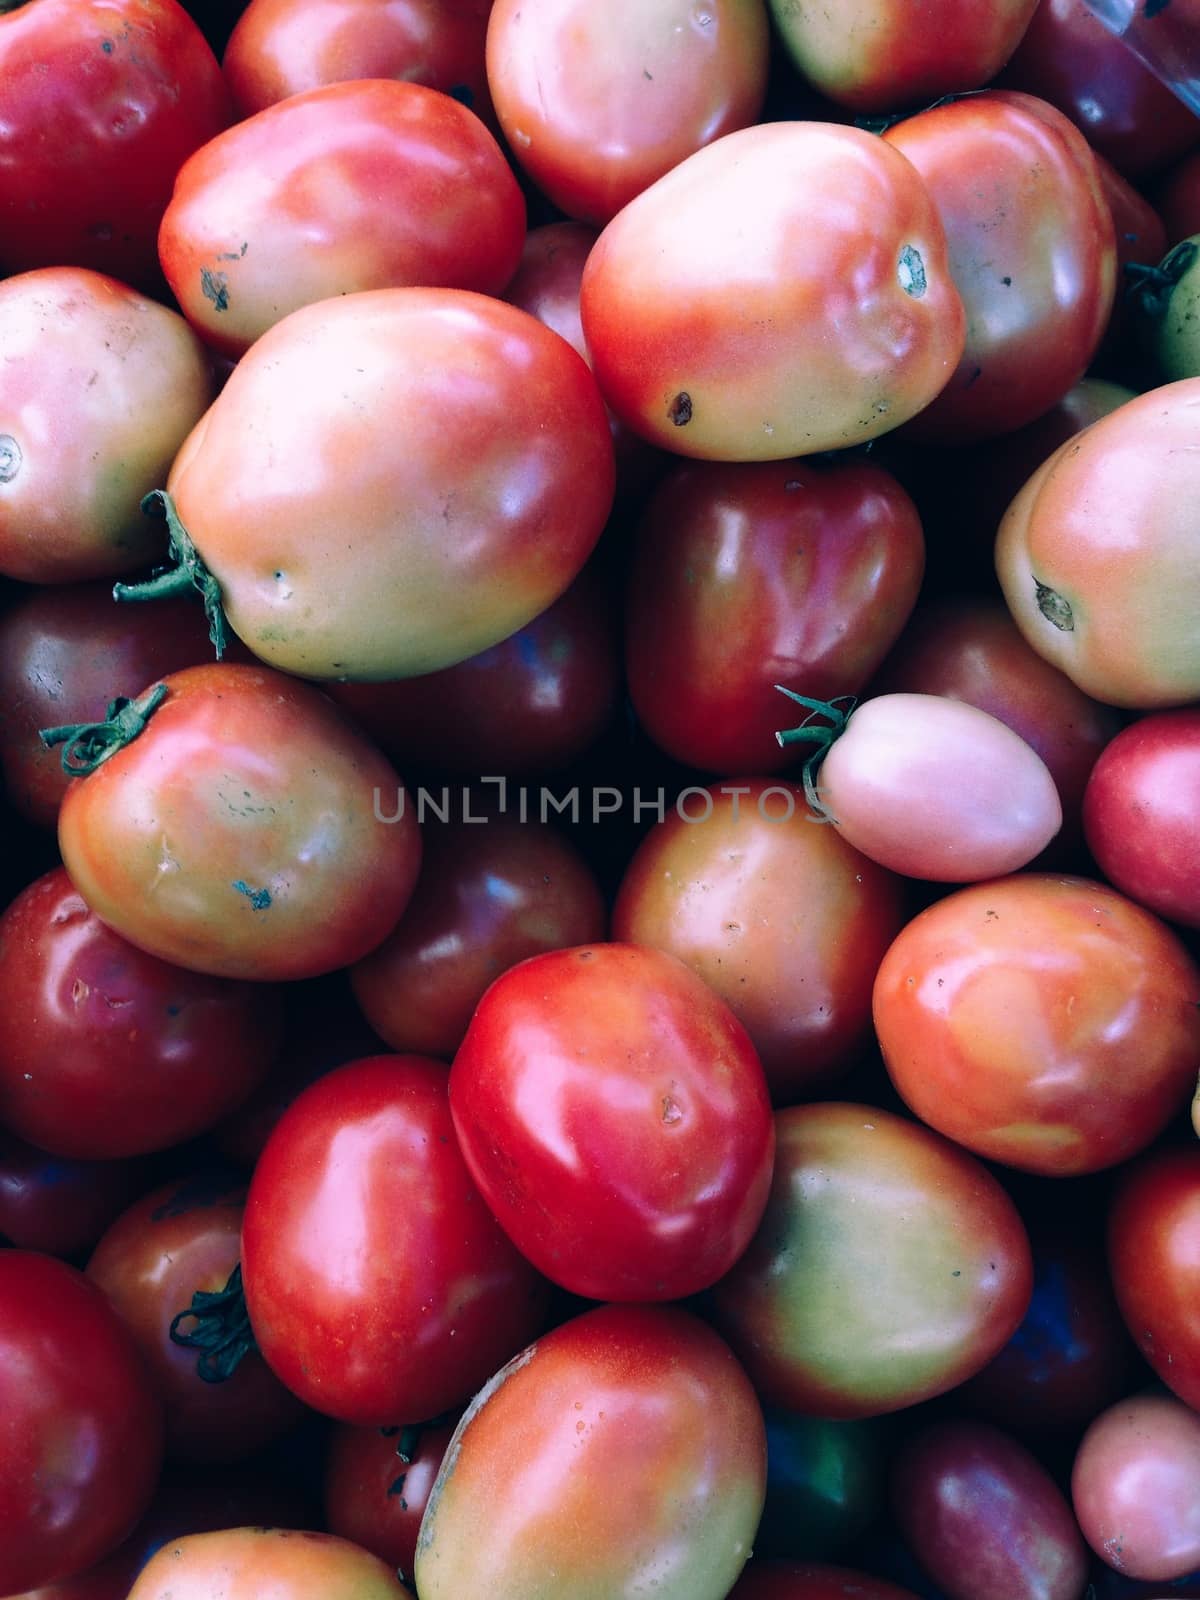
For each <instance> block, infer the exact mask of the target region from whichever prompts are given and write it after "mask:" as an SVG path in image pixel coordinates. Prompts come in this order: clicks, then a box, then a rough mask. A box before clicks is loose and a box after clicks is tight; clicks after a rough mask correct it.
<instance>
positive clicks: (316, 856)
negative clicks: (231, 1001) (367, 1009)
mask: <svg viewBox="0 0 1200 1600" xmlns="http://www.w3.org/2000/svg"><path fill="white" fill-rule="evenodd" d="M160 687H161V689H163V690H164V691H165V693H164V694H163V697H162V699H161V702H160V703H159V704H157V706H156V707H155V708H154V709H152V710H150V712H149V716H148V719H147V720H146V722H145V725H144V727H143V728H142V730H141V732H139V733H137V734H136V735H135V737H133V739H132V740H131V742H130V743H128V744H126V745H125V746H124V747H123V748H121V749H118V750H117V751H116V753H115V754H109V755H108V756H107V758H106V759H104V760H103V761H102V762H101V764H100V765H99V766H97V767H96V768H95V770H94V771H92V772H91V773H89V774H88V775H87V776H84V777H82V778H79V779H78V780H77V781H76V783H75V785H74V787H73V788H72V789H71V790H70V791H69V793H68V794H67V796H66V799H65V800H64V801H63V805H62V811H61V813H60V815H59V823H58V841H59V848H60V849H61V851H62V857H63V862H64V864H65V866H66V869H67V871H68V873H69V874H70V877H71V881H72V883H74V884H75V886H76V887H77V888H78V889H79V891H80V893H81V894H82V895H83V896H84V898H85V899H86V901H87V904H88V905H89V906H90V907H91V908H92V910H93V911H94V912H95V913H96V915H97V916H98V917H100V918H102V919H103V921H105V922H107V923H108V924H109V926H110V927H112V928H113V929H115V930H116V932H118V933H120V934H121V935H122V936H123V937H124V938H126V939H128V940H129V941H130V943H131V944H136V945H137V946H138V947H139V948H140V949H143V950H146V951H148V952H149V953H150V954H152V955H157V956H159V957H160V958H161V959H162V960H164V961H171V962H174V963H176V964H177V965H179V966H182V967H188V968H191V969H193V970H195V971H197V972H207V973H213V974H215V975H218V976H222V977H234V978H254V979H258V980H263V979H295V978H303V977H313V976H315V975H316V974H318V973H321V972H329V971H331V970H332V969H333V968H334V967H340V966H345V965H347V964H348V963H349V962H351V961H356V960H358V958H359V957H360V956H364V955H366V953H367V951H368V950H372V949H374V947H375V946H376V945H377V944H379V943H380V941H381V940H382V939H383V938H384V936H385V935H386V934H387V933H388V932H390V930H391V929H392V928H393V927H394V926H395V924H396V921H397V918H398V917H399V915H400V913H401V912H402V911H403V909H404V907H405V906H406V905H407V904H408V898H409V896H410V894H411V893H412V890H413V886H414V884H415V882H416V878H417V872H418V868H419V865H420V850H421V846H420V830H419V828H418V826H417V823H416V821H415V819H414V817H413V815H412V812H411V809H406V810H405V811H404V814H403V815H401V816H397V817H396V818H395V819H394V820H393V821H391V822H388V821H386V820H381V818H386V816H389V815H390V812H386V813H385V812H382V811H381V810H380V808H379V806H378V805H377V803H376V797H378V796H384V797H386V800H387V801H388V802H389V803H390V800H391V798H392V797H394V796H395V795H396V794H397V792H398V790H399V787H400V786H399V783H398V781H397V779H396V775H395V772H394V771H393V769H392V767H391V766H390V764H389V763H388V762H387V760H386V759H385V758H384V757H383V756H382V755H381V754H380V753H379V752H378V751H377V750H376V749H375V747H374V746H373V745H371V744H369V743H368V741H367V740H366V739H364V738H363V737H362V735H360V734H359V733H357V732H356V731H355V730H354V729H353V728H351V727H349V726H348V725H347V724H346V723H345V722H344V721H343V720H342V718H341V717H340V716H339V715H338V714H337V712H336V710H335V709H334V707H333V706H332V705H331V704H330V702H329V701H328V700H327V699H326V698H325V696H324V695H322V694H320V693H319V691H317V690H316V689H312V688H309V687H308V685H307V684H303V683H297V682H295V681H294V680H292V679H289V678H286V677H284V676H283V674H281V673H277V672H270V671H268V670H266V669H259V668H256V667H243V666H219V665H209V666H204V667H187V668H185V669H184V670H183V671H182V672H175V673H171V674H169V675H168V676H167V677H166V678H164V679H162V680H161V685H158V686H155V687H154V690H153V691H147V692H148V693H151V694H153V693H157V691H158V689H159V688H160ZM146 703H147V704H148V702H146ZM70 748H71V747H70V746H68V750H69V749H70Z"/></svg>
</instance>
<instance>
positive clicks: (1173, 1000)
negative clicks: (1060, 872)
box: [874, 873, 1200, 1176]
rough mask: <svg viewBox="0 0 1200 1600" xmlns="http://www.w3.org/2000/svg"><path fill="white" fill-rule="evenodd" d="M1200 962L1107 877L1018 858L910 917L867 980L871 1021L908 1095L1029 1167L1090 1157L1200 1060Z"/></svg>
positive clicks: (1063, 1171)
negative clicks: (1004, 871)
mask: <svg viewBox="0 0 1200 1600" xmlns="http://www.w3.org/2000/svg"><path fill="white" fill-rule="evenodd" d="M1198 998H1200V971H1197V968H1196V966H1195V963H1194V962H1193V961H1192V960H1191V959H1190V957H1189V956H1188V953H1187V951H1186V950H1185V949H1184V947H1183V945H1182V944H1181V943H1180V941H1179V939H1178V938H1177V937H1176V935H1175V934H1173V933H1172V932H1171V930H1170V929H1169V928H1168V927H1167V926H1166V924H1165V923H1162V922H1160V921H1159V920H1158V918H1157V917H1155V916H1153V915H1152V914H1151V913H1150V912H1148V911H1144V910H1142V908H1141V907H1140V906H1137V905H1135V904H1134V903H1133V902H1132V901H1130V900H1127V899H1126V898H1125V897H1124V896H1123V895H1120V894H1117V893H1116V891H1115V890H1113V889H1110V888H1108V887H1107V885H1104V884H1100V883H1095V882H1092V881H1090V880H1088V879H1086V878H1066V877H1064V878H1060V877H1052V876H1049V875H1047V874H1042V873H1021V874H1017V875H1015V876H1011V877H1008V878H1005V879H999V880H997V881H995V882H993V883H981V884H975V885H972V886H971V887H970V888H968V889H962V890H959V891H958V892H957V893H955V894H952V895H950V896H948V897H947V898H945V899H943V900H940V901H938V902H937V903H936V904H934V905H932V906H930V907H929V908H928V909H927V910H925V911H923V912H921V914H920V915H919V916H917V917H915V918H914V919H913V921H912V922H910V923H909V924H908V926H907V927H906V928H905V929H904V930H903V932H902V933H901V934H900V935H899V937H898V938H897V940H896V942H895V943H894V944H893V945H892V948H891V950H889V952H888V954H887V955H886V956H885V957H884V960H883V964H882V965H881V967H880V969H879V973H878V976H877V977H876V980H875V1000H874V1011H875V1028H876V1033H877V1035H878V1038H879V1044H880V1048H881V1049H882V1051H883V1055H884V1060H885V1061H886V1063H887V1068H888V1071H889V1073H890V1074H891V1078H892V1081H893V1083H894V1084H895V1086H896V1088H897V1090H898V1091H899V1093H900V1094H901V1095H902V1096H903V1098H904V1100H905V1101H906V1102H907V1103H908V1105H909V1106H910V1107H911V1108H912V1110H913V1111H914V1112H915V1113H916V1114H917V1115H918V1116H919V1117H921V1118H922V1119H923V1120H924V1121H926V1122H928V1123H929V1124H930V1126H931V1127H934V1128H937V1129H938V1130H939V1131H940V1132H941V1133H943V1134H945V1135H946V1136H947V1137H949V1138H952V1139H955V1140H957V1141H958V1142H959V1143H961V1144H963V1145H965V1146H966V1148H967V1149H969V1150H973V1151H975V1152H976V1154H978V1155H981V1156H984V1157H986V1158H987V1159H989V1160H992V1161H1001V1162H1004V1163H1006V1164H1008V1165H1010V1166H1014V1167H1018V1168H1022V1169H1023V1170H1025V1171H1028V1172H1035V1173H1042V1174H1044V1175H1047V1176H1068V1175H1073V1174H1080V1173H1085V1172H1096V1171H1099V1170H1101V1169H1102V1168H1105V1167H1109V1166H1112V1165H1114V1164H1115V1163H1117V1162H1119V1161H1124V1160H1127V1159H1128V1158H1129V1157H1130V1156H1132V1155H1135V1154H1136V1153H1137V1152H1138V1151H1139V1150H1142V1149H1144V1148H1145V1146H1147V1145H1148V1144H1149V1143H1150V1142H1151V1140H1152V1139H1154V1138H1156V1137H1157V1135H1158V1134H1159V1133H1160V1132H1161V1131H1162V1130H1163V1128H1164V1127H1165V1126H1166V1125H1167V1123H1168V1121H1169V1120H1170V1118H1171V1117H1172V1116H1175V1115H1177V1114H1178V1113H1180V1112H1181V1111H1182V1110H1183V1108H1184V1107H1185V1106H1186V1105H1187V1101H1188V1096H1189V1094H1190V1092H1191V1089H1192V1087H1193V1085H1194V1083H1195V1079H1196V1073H1197V1070H1198V1069H1200V1010H1198V1009H1197V1000H1198Z"/></svg>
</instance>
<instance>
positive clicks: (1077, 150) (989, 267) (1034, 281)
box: [884, 90, 1117, 443]
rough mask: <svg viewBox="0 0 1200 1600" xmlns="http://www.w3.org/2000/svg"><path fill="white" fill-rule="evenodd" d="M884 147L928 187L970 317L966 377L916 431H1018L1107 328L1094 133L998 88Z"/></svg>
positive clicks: (1105, 217)
mask: <svg viewBox="0 0 1200 1600" xmlns="http://www.w3.org/2000/svg"><path fill="white" fill-rule="evenodd" d="M884 138H885V139H886V140H887V142H888V143H889V144H891V145H894V146H895V148H896V149H897V150H899V151H900V152H901V153H902V154H903V155H905V156H907V157H908V159H909V160H910V161H911V162H912V163H913V165H914V166H915V167H916V169H917V171H918V172H919V173H920V174H921V176H922V178H923V179H924V180H925V182H926V183H927V184H928V186H929V190H930V193H931V194H932V196H933V200H934V203H935V205H936V207H937V210H938V214H939V216H940V217H941V220H942V223H943V225H944V227H945V230H946V239H947V244H948V249H949V257H950V272H951V275H952V277H953V280H954V284H955V287H956V288H957V289H958V291H959V293H960V294H961V296H962V300H963V304H964V306H965V308H966V316H967V335H966V345H965V348H964V350H963V352H962V356H961V358H960V360H959V363H958V367H957V370H956V371H955V373H954V375H953V376H952V377H951V378H950V381H949V382H948V383H947V384H946V385H945V386H944V388H943V389H942V390H941V393H940V394H939V395H938V397H937V399H936V400H935V401H934V402H933V404H932V405H931V406H930V407H928V408H927V410H925V411H924V412H923V413H922V414H921V416H920V417H919V418H918V419H916V420H915V421H914V422H913V424H912V431H913V432H914V433H915V434H916V435H917V436H918V437H921V438H926V439H934V440H936V441H938V442H939V443H949V442H958V441H961V440H964V439H972V438H988V437H992V436H995V435H998V434H1004V433H1010V432H1012V431H1013V430H1014V429H1016V428H1020V427H1023V426H1024V425H1025V424H1026V423H1028V422H1032V421H1033V420H1034V419H1035V418H1036V417H1039V416H1040V415H1041V414H1042V412H1044V411H1047V410H1049V408H1050V407H1051V406H1052V405H1054V403H1055V402H1056V401H1057V400H1060V399H1061V398H1062V397H1063V395H1064V394H1066V392H1067V390H1068V389H1070V388H1071V386H1072V385H1073V384H1075V383H1077V382H1078V381H1079V379H1080V378H1082V377H1083V375H1084V372H1085V370H1086V368H1087V366H1088V363H1089V362H1090V361H1091V359H1092V357H1093V355H1094V354H1095V352H1096V350H1097V348H1098V346H1099V343H1100V340H1101V338H1102V336H1103V334H1104V331H1105V329H1106V328H1107V326H1108V321H1109V317H1110V315H1111V313H1112V307H1113V299H1114V296H1115V292H1116V283H1117V257H1116V236H1115V231H1114V227H1113V219H1112V213H1111V211H1110V210H1109V207H1108V202H1107V200H1106V199H1105V195H1104V188H1103V185H1102V184H1101V181H1100V176H1099V174H1098V172H1097V170H1096V165H1095V162H1094V161H1093V159H1092V155H1091V151H1090V150H1089V149H1088V147H1087V144H1086V142H1085V140H1084V138H1083V136H1082V135H1081V134H1080V133H1079V131H1078V129H1076V128H1075V126H1074V125H1073V124H1072V123H1071V122H1070V121H1069V120H1068V119H1067V118H1066V117H1064V116H1063V115H1062V114H1061V113H1060V112H1058V111H1056V110H1055V109H1054V107H1053V106H1050V105H1048V104H1046V102H1045V101H1042V100H1038V99H1036V98H1034V97H1033V96H1032V95H1022V94H1016V93H1014V92H1011V91H1003V90H989V91H988V92H986V93H984V94H978V95H967V96H966V97H965V98H963V99H960V100H952V101H950V102H949V103H948V104H944V105H940V106H934V107H933V108H932V109H930V110H928V111H923V112H919V113H918V114H917V115H916V116H914V117H909V118H906V119H905V120H904V121H903V122H900V123H897V124H896V125H895V126H894V127H892V128H890V129H889V130H888V131H887V133H886V134H885V135H884Z"/></svg>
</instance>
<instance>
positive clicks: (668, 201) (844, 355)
mask: <svg viewBox="0 0 1200 1600" xmlns="http://www.w3.org/2000/svg"><path fill="white" fill-rule="evenodd" d="M718 219H719V222H718ZM814 237H819V238H820V240H821V247H820V249H819V250H814V249H813V248H812V241H813V239H814ZM580 308H581V313H582V317H583V331H584V335H585V337H586V338H587V342H588V348H589V349H590V351H591V354H592V363H593V368H594V370H595V373H596V377H597V379H598V381H599V384H600V390H601V393H602V394H603V395H604V397H605V399H606V400H607V401H608V403H609V405H610V406H611V407H612V408H613V410H614V411H615V412H616V413H617V415H618V416H619V417H621V418H622V420H623V421H625V422H627V423H628V424H629V426H630V427H631V428H633V429H634V430H635V431H636V432H638V433H640V434H641V435H642V436H643V437H644V438H647V439H649V440H650V441H651V442H652V443H655V444H658V445H660V446H662V447H663V448H664V449H666V450H672V451H674V452H675V453H676V454H679V455H685V456H693V457H703V458H709V459H715V460H723V461H754V460H773V461H779V460H787V459H789V458H791V457H793V456H800V455H812V454H814V453H815V452H817V451H821V450H830V449H837V448H840V447H841V446H844V445H852V444H863V443H866V441H867V440H868V439H873V438H875V437H877V436H878V435H879V434H882V433H886V432H888V431H889V430H890V429H892V428H895V427H898V426H899V425H900V423H902V422H906V421H907V420H908V419H909V418H910V417H912V416H914V415H915V414H916V413H917V412H918V411H920V410H921V409H922V408H923V407H924V406H926V405H928V404H929V402H930V401H931V400H932V399H933V398H934V396H935V395H936V394H937V393H938V391H939V390H940V389H941V388H942V386H943V384H945V382H946V381H947V380H948V378H949V377H950V375H951V373H952V372H953V370H954V368H955V365H956V364H957V362H958V358H959V356H960V355H961V353H962V349H963V341H964V339H965V334H966V319H965V315H964V313H963V309H962V302H961V300H960V298H959V295H958V291H957V290H956V289H955V287H954V284H953V282H952V280H951V277H950V271H949V264H948V260H947V255H946V247H945V233H944V230H943V228H942V224H941V222H940V220H939V218H938V216H937V212H936V210H935V208H934V205H933V201H932V199H931V197H930V195H929V191H928V189H927V188H926V186H925V184H924V183H923V181H922V180H921V179H920V178H919V176H918V175H917V174H916V173H915V171H914V169H913V168H912V166H911V164H910V163H909V162H907V161H906V160H904V159H902V158H901V157H900V156H899V153H898V152H897V151H894V150H893V149H892V148H891V147H890V146H889V145H887V144H885V143H884V142H883V141H882V140H880V139H878V138H876V137H875V136H874V135H872V134H867V133H864V132H862V131H861V130H859V129H857V128H850V127H838V126H835V125H833V124H829V123H818V122H776V123H761V124H759V125H757V126H755V127H752V128H744V129H741V130H739V131H738V132H736V133H730V134H726V135H725V136H724V137H723V138H721V139H718V140H716V141H715V143H713V144H711V145H707V146H706V147H705V148H704V149H702V150H698V151H697V152H696V153H695V155H692V156H689V157H688V158H687V159H686V160H684V161H681V162H680V163H679V165H678V166H677V167H674V168H673V169H672V170H671V171H670V172H669V173H668V174H667V175H666V176H665V177H663V178H660V179H659V180H658V181H657V182H656V183H654V184H652V185H651V186H650V188H649V189H645V190H643V191H642V193H641V194H640V195H638V196H637V198H636V199H635V200H632V201H630V203H629V205H628V206H626V207H625V208H624V209H623V210H622V211H621V212H620V214H619V215H618V216H617V217H615V218H614V219H613V220H612V221H611V222H610V223H609V224H608V225H607V226H606V227H605V229H604V231H603V233H602V234H601V236H600V238H599V240H598V241H597V243H596V245H595V247H594V248H593V250H592V253H591V255H590V257H589V258H588V263H587V266H586V268H585V269H584V275H583V285H582V290H581V296H580ZM831 325H835V326H836V327H837V329H838V338H837V339H836V340H830V339H829V337H828V330H829V327H830V326H831Z"/></svg>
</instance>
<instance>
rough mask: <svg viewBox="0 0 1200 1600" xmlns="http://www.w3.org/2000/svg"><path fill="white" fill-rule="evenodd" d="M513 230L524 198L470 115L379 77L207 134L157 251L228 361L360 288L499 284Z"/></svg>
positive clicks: (444, 99) (311, 93)
mask: <svg viewBox="0 0 1200 1600" xmlns="http://www.w3.org/2000/svg"><path fill="white" fill-rule="evenodd" d="M381 194H386V195H387V196H388V204H387V205H386V206H381V205H380V203H379V197H380V195H381ZM524 238H525V201H524V199H523V197H522V195H521V191H520V189H519V188H518V186H517V180H516V179H515V178H514V177H513V175H512V173H511V171H510V170H509V167H508V163H507V162H506V161H505V159H504V156H503V155H502V154H501V151H500V147H499V146H498V145H497V143H496V141H495V140H494V139H493V138H492V136H491V134H490V133H489V132H488V131H487V129H486V128H485V127H484V126H483V124H482V123H481V122H480V120H479V118H478V117H476V116H474V115H473V114H472V113H471V112H470V111H468V110H467V108H466V107H465V106H462V105H460V104H459V103H458V101H457V100H452V99H451V98H450V96H449V95H445V94H441V93H440V92H439V91H438V90H436V89H427V88H424V87H422V86H421V85H420V84H415V83H396V82H393V81H392V80H391V79H385V78H381V79H366V80H362V81H356V82H351V83H334V84H329V85H327V86H325V87H322V88H318V89H309V90H307V91H305V92H303V93H301V94H297V95H292V96H290V97H289V98H288V99H287V100H286V101H281V102H279V104H278V105H274V106H271V107H269V108H268V109H267V110H265V111H260V112H258V113H257V114H256V115H255V116H252V117H250V118H249V119H248V120H247V121H245V122H239V123H236V124H235V125H234V126H233V127H232V128H230V129H229V130H228V131H227V132H225V133H223V134H220V135H218V137H217V138H215V139H212V140H210V141H209V142H208V143H207V144H206V145H203V146H202V147H201V148H200V149H199V150H197V151H196V153H195V155H193V156H191V157H190V158H189V159H188V160H187V161H185V162H184V164H183V166H182V167H181V168H180V171H179V176H178V177H177V179H176V180H175V190H174V193H173V195H172V197H171V203H170V204H169V205H168V207H167V209H166V212H165V214H164V216H163V220H162V226H161V228H160V229H159V234H158V251H159V259H160V260H161V262H162V269H163V273H164V274H165V276H166V279H167V282H168V283H169V284H170V285H171V288H172V290H173V291H174V294H175V297H176V299H177V300H178V301H179V304H180V305H181V306H182V308H183V310H184V313H185V314H186V316H187V318H188V320H189V321H190V322H191V323H192V325H193V327H195V328H196V329H197V330H198V331H199V332H200V333H202V334H203V336H204V338H205V339H207V340H208V342H209V343H210V344H211V345H213V347H214V348H216V349H218V350H221V351H223V352H225V353H226V354H227V355H233V356H237V355H240V354H241V353H242V352H243V351H244V350H246V349H247V348H248V347H249V345H251V344H252V343H253V342H254V340H255V339H257V338H258V337H259V336H260V334H263V333H265V332H266V330H267V329H268V328H269V327H271V326H272V325H273V324H274V323H276V322H278V321H279V320H280V318H281V317H284V316H286V315H287V313H288V312H289V311H295V310H297V309H298V308H299V307H300V306H304V305H309V304H311V303H312V302H313V301H316V300H327V299H329V298H331V297H332V296H334V295H340V294H347V293H350V292H352V291H354V290H356V289H386V288H388V287H391V286H395V285H401V284H421V285H426V286H431V287H434V286H438V285H445V286H448V287H452V288H459V289H476V290H478V291H479V292H480V293H481V294H499V292H500V291H501V290H502V289H503V288H504V286H505V284H506V283H507V282H508V280H509V279H510V278H511V277H512V275H513V273H514V272H515V271H516V267H517V262H518V260H519V258H520V254H521V245H522V242H523V240H524Z"/></svg>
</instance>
